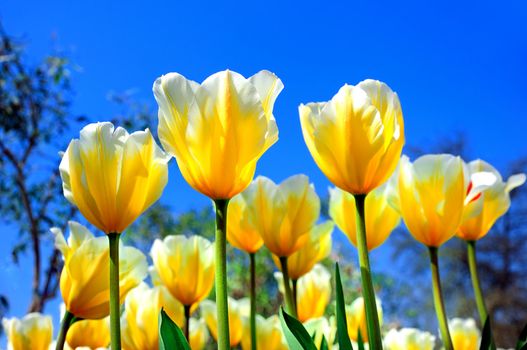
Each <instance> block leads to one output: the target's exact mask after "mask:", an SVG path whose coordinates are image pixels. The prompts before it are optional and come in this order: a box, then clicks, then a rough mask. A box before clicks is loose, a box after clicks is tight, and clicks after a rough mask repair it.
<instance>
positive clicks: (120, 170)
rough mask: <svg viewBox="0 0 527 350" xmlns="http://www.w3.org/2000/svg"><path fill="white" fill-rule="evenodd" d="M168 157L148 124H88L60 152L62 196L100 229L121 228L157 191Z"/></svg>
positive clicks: (163, 181)
mask: <svg viewBox="0 0 527 350" xmlns="http://www.w3.org/2000/svg"><path fill="white" fill-rule="evenodd" d="M168 160H169V157H168V156H167V155H166V154H165V153H164V152H163V151H162V150H161V148H159V146H158V145H157V144H156V142H155V141H154V138H153V137H152V134H151V133H150V131H149V130H148V129H146V130H145V131H137V132H134V133H132V134H128V132H127V131H126V130H125V129H123V128H116V129H114V126H113V125H112V123H109V122H104V123H95V124H89V125H87V126H85V127H84V128H83V129H82V130H81V132H80V139H75V140H72V141H71V142H70V144H69V146H68V149H67V150H66V152H65V153H64V156H63V157H62V161H61V163H60V174H61V177H62V187H63V189H64V196H65V197H66V198H67V199H68V200H69V201H70V202H71V203H72V204H74V205H76V206H77V208H79V211H80V212H81V213H82V215H83V216H84V217H85V218H86V219H87V220H88V221H89V222H90V223H91V224H93V225H94V226H96V227H97V228H99V229H100V230H102V231H104V232H106V233H110V232H116V233H120V232H123V231H124V230H125V229H126V228H127V227H128V226H130V224H132V222H134V220H135V219H137V217H138V216H139V215H141V214H142V213H143V212H144V211H145V210H146V209H148V208H149V207H150V206H151V205H152V204H153V203H154V202H155V201H157V200H158V199H159V197H160V196H161V193H162V192H163V189H164V188H165V185H166V184H167V181H168V167H167V163H168Z"/></svg>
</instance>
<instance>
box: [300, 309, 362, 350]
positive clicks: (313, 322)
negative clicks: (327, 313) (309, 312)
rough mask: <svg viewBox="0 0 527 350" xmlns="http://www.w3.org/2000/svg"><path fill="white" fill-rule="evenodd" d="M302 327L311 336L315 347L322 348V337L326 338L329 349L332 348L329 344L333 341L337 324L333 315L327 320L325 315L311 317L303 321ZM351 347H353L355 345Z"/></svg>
mask: <svg viewBox="0 0 527 350" xmlns="http://www.w3.org/2000/svg"><path fill="white" fill-rule="evenodd" d="M304 327H305V329H306V330H307V332H308V333H309V335H310V336H311V337H312V338H313V341H314V342H315V346H316V347H317V349H319V350H321V349H322V337H324V338H325V339H326V343H327V344H328V345H329V349H333V348H334V347H332V346H331V344H333V343H334V342H335V336H336V335H337V325H336V321H335V317H334V316H331V318H330V319H329V320H328V319H327V318H325V317H317V318H311V319H309V320H307V321H306V322H304ZM353 348H354V349H355V347H353Z"/></svg>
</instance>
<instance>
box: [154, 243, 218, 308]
mask: <svg viewBox="0 0 527 350" xmlns="http://www.w3.org/2000/svg"><path fill="white" fill-rule="evenodd" d="M150 255H151V256H152V260H153V261H154V267H155V269H156V271H157V274H158V275H159V279H160V280H161V281H162V282H163V284H164V285H165V286H166V287H167V289H168V291H169V292H170V294H172V296H174V298H176V299H177V300H179V302H180V303H182V304H183V305H185V306H191V307H192V306H193V307H196V305H194V304H197V303H199V302H201V301H202V300H203V299H205V298H206V297H207V296H208V295H209V293H210V290H211V289H212V286H213V285H214V244H213V243H211V242H210V241H209V240H207V239H205V238H203V237H201V236H191V237H188V238H187V237H185V236H182V235H177V236H167V237H165V239H164V240H162V241H161V240H159V239H156V240H155V241H154V244H153V245H152V249H151V250H150Z"/></svg>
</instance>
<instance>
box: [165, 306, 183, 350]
mask: <svg viewBox="0 0 527 350" xmlns="http://www.w3.org/2000/svg"><path fill="white" fill-rule="evenodd" d="M174 349H178V350H179V349H181V350H191V349H190V345H188V342H187V339H185V335H183V332H182V331H181V329H179V327H178V326H177V324H175V323H174V321H172V320H171V319H170V317H168V315H167V313H166V312H165V310H163V309H161V312H160V313H159V350H174Z"/></svg>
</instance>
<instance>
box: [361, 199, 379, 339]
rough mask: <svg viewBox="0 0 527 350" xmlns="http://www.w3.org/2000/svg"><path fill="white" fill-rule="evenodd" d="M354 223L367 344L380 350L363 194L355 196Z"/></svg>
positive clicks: (377, 316)
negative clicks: (355, 224) (355, 225)
mask: <svg viewBox="0 0 527 350" xmlns="http://www.w3.org/2000/svg"><path fill="white" fill-rule="evenodd" d="M354 197H355V207H356V222H357V249H358V251H359V265H360V272H361V282H362V296H363V297H364V306H365V308H366V323H367V325H368V327H367V329H368V342H369V344H370V349H382V339H381V327H380V324H379V315H378V313H377V301H376V299H375V291H374V289H373V282H372V279H371V268H370V257H369V255H368V244H367V241H366V216H365V210H364V205H365V201H366V195H365V194H356V195H354Z"/></svg>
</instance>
